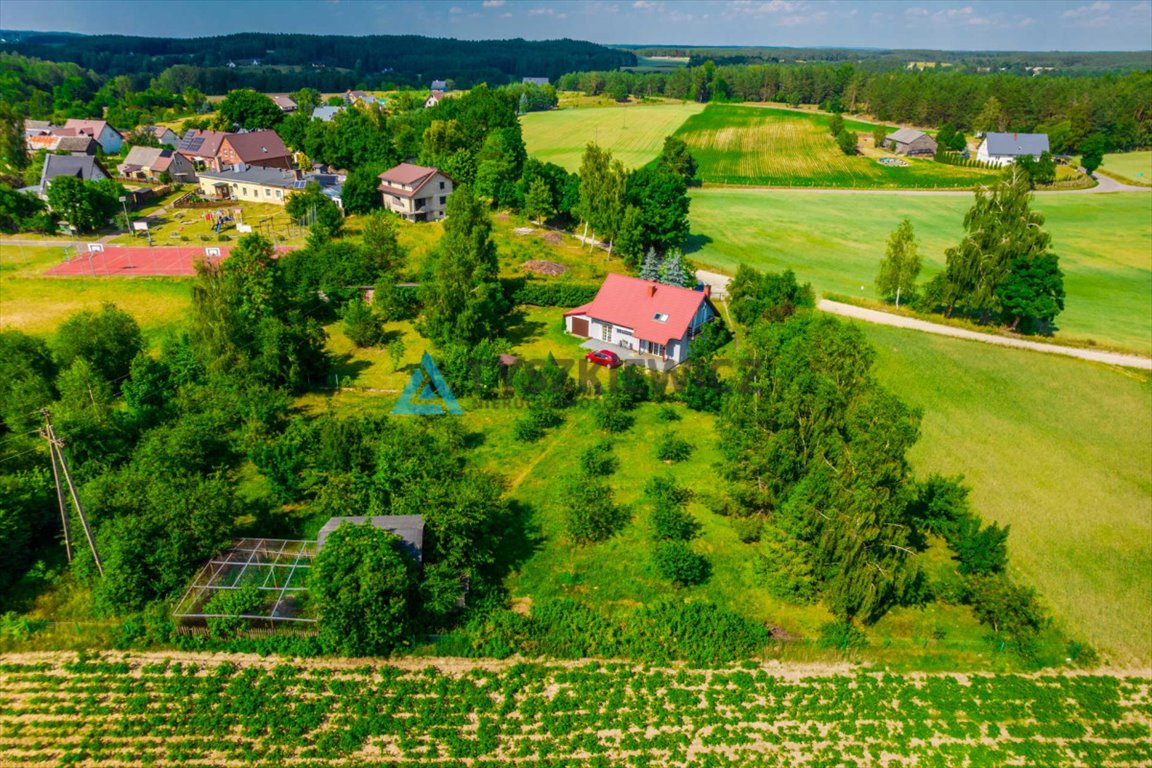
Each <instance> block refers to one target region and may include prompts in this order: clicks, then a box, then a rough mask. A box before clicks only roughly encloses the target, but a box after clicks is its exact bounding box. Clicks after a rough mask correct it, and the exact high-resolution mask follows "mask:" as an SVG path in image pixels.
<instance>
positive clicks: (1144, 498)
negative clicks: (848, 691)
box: [861, 325, 1152, 665]
mask: <svg viewBox="0 0 1152 768" xmlns="http://www.w3.org/2000/svg"><path fill="white" fill-rule="evenodd" d="M861 327H862V328H863V329H864V331H865V333H866V335H867V337H868V338H869V339H870V340H871V342H872V343H873V345H874V346H875V347H876V349H877V351H878V353H879V355H878V362H877V374H878V377H879V379H880V380H881V381H882V382H883V383H885V384H886V385H887V386H889V387H890V388H891V389H892V390H893V391H894V392H895V393H896V394H897V395H899V396H900V397H901V398H903V399H904V400H905V401H907V402H908V403H910V404H912V405H916V406H918V407H920V408H923V409H924V421H923V425H922V436H921V438H920V442H919V443H918V444H917V445H916V447H915V448H914V449H913V451H912V454H911V460H912V464H913V466H914V467H915V468H916V470H917V472H918V474H920V475H921V476H923V475H926V474H929V473H931V472H940V473H943V474H950V475H954V474H960V473H962V474H964V475H965V476H966V478H967V480H968V482H969V484H971V485H972V487H973V492H972V499H973V502H974V504H975V508H976V510H977V511H978V512H979V513H980V514H981V515H982V516H983V517H984V518H985V519H986V520H996V521H999V522H1000V523H1001V524H1005V523H1010V524H1011V525H1012V533H1011V535H1010V536H1009V539H1008V548H1009V562H1010V563H1011V566H1012V570H1013V571H1014V572H1015V573H1017V574H1019V575H1021V576H1022V577H1023V580H1024V581H1025V583H1028V584H1031V585H1033V586H1034V587H1036V588H1037V589H1038V590H1039V592H1040V594H1041V595H1042V596H1043V598H1044V599H1045V600H1046V602H1047V603H1048V605H1050V606H1051V607H1052V609H1053V611H1054V613H1055V615H1056V617H1057V619H1058V620H1060V621H1063V622H1064V623H1065V626H1066V627H1067V629H1068V631H1069V634H1070V635H1071V636H1072V637H1075V638H1080V639H1084V640H1088V641H1089V642H1092V643H1094V644H1096V645H1097V646H1099V647H1101V648H1103V649H1106V650H1108V651H1110V652H1112V653H1113V654H1115V657H1116V658H1117V660H1118V661H1122V662H1124V663H1138V664H1142V665H1148V664H1152V612H1150V611H1149V609H1148V607H1149V606H1150V605H1152V439H1150V436H1152V384H1150V383H1149V379H1148V377H1147V376H1143V375H1136V374H1134V373H1131V372H1128V371H1124V370H1121V369H1115V368H1107V367H1104V366H1100V365H1095V364H1091V363H1084V362H1081V361H1078V360H1071V359H1068V358H1063V357H1058V356H1055V355H1043V354H1038V353H1035V352H1027V351H1024V350H1014V349H1004V348H1001V347H992V346H989V345H985V344H979V343H976V342H968V341H961V340H958V339H950V338H947V337H943V336H934V335H930V334H924V333H919V332H916V331H909V330H901V329H895V328H886V327H883V326H875V325H862V326H861Z"/></svg>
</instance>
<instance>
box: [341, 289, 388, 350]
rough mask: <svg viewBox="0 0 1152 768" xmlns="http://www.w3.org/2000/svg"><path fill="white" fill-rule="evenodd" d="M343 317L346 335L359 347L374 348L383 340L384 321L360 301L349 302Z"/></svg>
mask: <svg viewBox="0 0 1152 768" xmlns="http://www.w3.org/2000/svg"><path fill="white" fill-rule="evenodd" d="M343 317H344V335H346V336H347V337H348V340H349V341H351V342H352V343H353V344H355V345H356V346H357V347H374V346H376V345H377V344H379V343H380V342H381V341H382V340H383V338H384V323H383V321H382V320H381V319H380V317H379V315H377V314H376V313H375V312H373V311H372V307H370V306H368V305H367V304H365V303H364V302H363V301H361V300H360V299H355V300H353V301H350V302H348V305H347V306H346V307H344V312H343Z"/></svg>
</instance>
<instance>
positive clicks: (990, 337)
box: [816, 299, 1152, 371]
mask: <svg viewBox="0 0 1152 768" xmlns="http://www.w3.org/2000/svg"><path fill="white" fill-rule="evenodd" d="M816 307H817V309H820V310H822V311H824V312H830V313H832V314H834V315H840V316H842V317H850V318H853V319H856V320H863V321H864V322H866V323H876V324H878V325H891V326H894V327H896V328H910V329H912V330H916V331H923V332H925V333H935V334H939V335H940V336H952V337H953V338H957V339H968V340H970V341H982V342H984V343H985V344H997V345H999V346H1002V347H1016V348H1017V349H1028V350H1032V351H1033V352H1045V353H1047V354H1050V355H1065V356H1067V357H1078V358H1080V359H1081V360H1091V361H1092V362H1096V363H1106V364H1108V365H1121V366H1124V367H1125V368H1140V369H1142V370H1146V371H1152V358H1148V357H1140V356H1139V355H1124V354H1120V353H1118V352H1102V351H1099V350H1095V349H1077V348H1075V347H1061V346H1059V345H1057V344H1044V343H1042V342H1039V341H1027V340H1025V339H1016V338H1011V337H1008V336H997V335H995V334H992V333H978V332H977V331H969V330H966V329H964V328H953V327H952V326H950V325H940V324H938V323H929V322H927V321H925V320H917V319H915V318H912V317H903V316H902V315H894V314H891V313H889V312H880V311H879V310H875V309H865V308H864V307H857V306H854V305H852V304H842V303H840V302H838V301H829V300H828V299H821V300H820V302H819V303H818V304H817V305H816Z"/></svg>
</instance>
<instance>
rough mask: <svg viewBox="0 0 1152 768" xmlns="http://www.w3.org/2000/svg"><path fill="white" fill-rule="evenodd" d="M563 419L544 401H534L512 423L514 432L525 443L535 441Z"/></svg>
mask: <svg viewBox="0 0 1152 768" xmlns="http://www.w3.org/2000/svg"><path fill="white" fill-rule="evenodd" d="M561 421H562V419H561V416H560V414H559V413H558V412H557V411H556V409H554V408H551V407H549V406H548V405H545V404H543V403H532V404H530V405H529V406H528V410H526V411H525V412H524V415H523V416H521V417H520V418H519V419H517V420H516V423H515V424H513V425H512V434H513V435H514V436H515V437H516V439H517V440H519V441H521V442H524V443H534V442H536V441H537V440H539V439H540V438H541V437H543V436H544V432H545V430H548V429H551V428H552V427H555V426H556V425H558V424H559V423H560V422H561Z"/></svg>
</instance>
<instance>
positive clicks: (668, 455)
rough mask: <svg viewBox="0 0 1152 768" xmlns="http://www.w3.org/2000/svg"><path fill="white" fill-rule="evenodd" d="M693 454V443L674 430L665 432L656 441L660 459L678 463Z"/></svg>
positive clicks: (657, 455)
mask: <svg viewBox="0 0 1152 768" xmlns="http://www.w3.org/2000/svg"><path fill="white" fill-rule="evenodd" d="M691 455H692V444H691V443H689V442H688V441H687V440H685V439H684V438H682V437H680V436H679V435H677V434H676V433H674V432H665V433H664V435H663V436H662V437H661V438H660V440H659V441H658V442H657V443H656V458H657V459H659V460H660V461H664V462H670V463H676V462H681V461H686V460H687V459H688V457H689V456H691Z"/></svg>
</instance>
